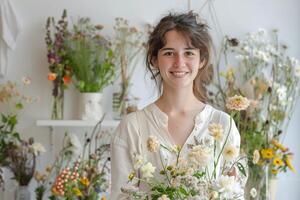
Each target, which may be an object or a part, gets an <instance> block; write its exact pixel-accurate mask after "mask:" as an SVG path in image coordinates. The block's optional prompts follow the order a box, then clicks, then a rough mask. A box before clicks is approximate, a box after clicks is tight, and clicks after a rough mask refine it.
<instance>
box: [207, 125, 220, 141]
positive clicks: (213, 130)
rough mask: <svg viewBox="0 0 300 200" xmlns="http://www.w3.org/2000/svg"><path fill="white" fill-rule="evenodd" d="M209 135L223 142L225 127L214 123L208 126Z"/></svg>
mask: <svg viewBox="0 0 300 200" xmlns="http://www.w3.org/2000/svg"><path fill="white" fill-rule="evenodd" d="M208 131H209V134H210V135H211V136H212V137H213V138H214V139H215V140H217V141H221V140H222V138H223V131H224V130H223V127H222V125H221V124H216V123H212V124H210V125H208Z"/></svg>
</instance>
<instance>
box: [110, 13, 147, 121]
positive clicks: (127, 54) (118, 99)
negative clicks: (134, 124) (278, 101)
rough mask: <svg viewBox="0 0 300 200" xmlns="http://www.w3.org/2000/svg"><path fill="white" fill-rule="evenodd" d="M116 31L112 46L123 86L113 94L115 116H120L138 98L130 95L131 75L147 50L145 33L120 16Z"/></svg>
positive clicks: (117, 20) (116, 21)
mask: <svg viewBox="0 0 300 200" xmlns="http://www.w3.org/2000/svg"><path fill="white" fill-rule="evenodd" d="M114 31H115V36H114V39H113V41H112V47H113V51H114V52H115V55H116V56H115V60H114V63H115V64H116V66H118V68H117V70H118V75H119V76H120V81H121V83H120V86H121V87H120V89H119V91H118V92H116V93H114V94H113V98H114V99H113V110H114V112H116V116H115V118H119V117H121V115H123V114H126V113H128V111H129V110H130V109H132V107H131V108H130V107H129V106H128V105H127V104H128V101H136V100H138V99H137V98H136V97H133V96H130V87H131V77H132V75H133V72H134V70H135V68H136V66H137V63H136V62H137V61H138V60H137V57H138V56H139V55H141V53H143V50H145V42H144V39H145V33H144V31H141V30H138V29H137V28H136V27H135V26H131V25H129V22H128V20H126V19H124V18H120V17H117V18H116V19H115V26H114Z"/></svg>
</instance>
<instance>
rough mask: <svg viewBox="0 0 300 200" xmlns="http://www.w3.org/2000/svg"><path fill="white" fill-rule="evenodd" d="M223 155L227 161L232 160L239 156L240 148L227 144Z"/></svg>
mask: <svg viewBox="0 0 300 200" xmlns="http://www.w3.org/2000/svg"><path fill="white" fill-rule="evenodd" d="M222 154H223V157H224V159H225V160H227V161H232V160H234V159H236V158H237V157H238V154H239V152H238V149H237V148H236V147H235V146H233V145H227V146H225V148H224V150H223V153H222Z"/></svg>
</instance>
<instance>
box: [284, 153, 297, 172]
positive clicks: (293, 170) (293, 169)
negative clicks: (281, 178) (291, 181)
mask: <svg viewBox="0 0 300 200" xmlns="http://www.w3.org/2000/svg"><path fill="white" fill-rule="evenodd" d="M291 159H292V157H291V156H290V155H288V156H287V157H286V159H285V163H286V166H287V167H288V168H290V170H291V171H292V172H294V173H296V169H295V167H294V166H293V165H292V162H291Z"/></svg>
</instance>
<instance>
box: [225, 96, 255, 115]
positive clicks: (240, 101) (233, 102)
mask: <svg viewBox="0 0 300 200" xmlns="http://www.w3.org/2000/svg"><path fill="white" fill-rule="evenodd" d="M249 105H250V101H249V100H248V99H247V98H246V97H243V96H240V95H235V96H233V97H229V98H228V100H227V102H226V108H228V109H229V110H238V111H241V110H246V109H247V108H248V106H249Z"/></svg>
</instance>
